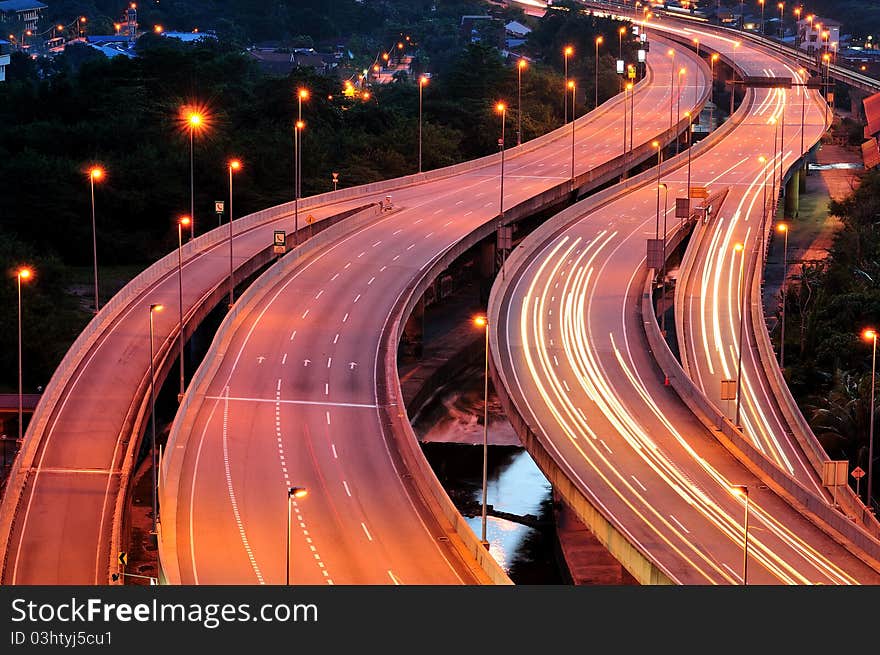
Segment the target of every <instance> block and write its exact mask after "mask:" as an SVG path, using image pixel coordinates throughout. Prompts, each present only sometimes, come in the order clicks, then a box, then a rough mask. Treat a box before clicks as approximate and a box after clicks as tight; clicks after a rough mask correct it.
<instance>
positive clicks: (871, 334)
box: [862, 329, 877, 510]
mask: <svg viewBox="0 0 880 655" xmlns="http://www.w3.org/2000/svg"><path fill="white" fill-rule="evenodd" d="M862 336H863V337H864V338H865V339H866V340H868V339H870V340H871V344H872V351H873V352H872V355H871V419H870V421H871V422H870V423H869V424H868V490H867V492H866V493H867V495H866V497H865V498H866V500H867V503H866V505H867V506H868V509H869V510H870V509H871V508H872V507H873V506H874V505H873V502H872V498H871V492H872V491H873V490H874V488H873V487H872V484H873V478H874V386H875V382H876V381H877V330H872V329H868V330H865V331H864V332H862Z"/></svg>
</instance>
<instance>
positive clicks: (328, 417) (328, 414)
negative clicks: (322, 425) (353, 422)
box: [327, 410, 330, 425]
mask: <svg viewBox="0 0 880 655" xmlns="http://www.w3.org/2000/svg"><path fill="white" fill-rule="evenodd" d="M327 425H330V411H329V410H328V411H327Z"/></svg>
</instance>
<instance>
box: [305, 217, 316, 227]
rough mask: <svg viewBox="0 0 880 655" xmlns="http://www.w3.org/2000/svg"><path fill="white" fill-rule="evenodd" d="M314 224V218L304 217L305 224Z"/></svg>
mask: <svg viewBox="0 0 880 655" xmlns="http://www.w3.org/2000/svg"><path fill="white" fill-rule="evenodd" d="M314 222H315V217H314V216H312V215H311V214H309V215H308V216H306V223H308V224H309V225H311V224H312V223H314Z"/></svg>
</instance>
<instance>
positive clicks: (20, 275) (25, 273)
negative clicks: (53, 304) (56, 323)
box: [15, 268, 34, 445]
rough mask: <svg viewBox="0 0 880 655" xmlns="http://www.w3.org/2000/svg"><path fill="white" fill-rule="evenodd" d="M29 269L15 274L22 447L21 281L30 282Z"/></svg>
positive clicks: (19, 270)
mask: <svg viewBox="0 0 880 655" xmlns="http://www.w3.org/2000/svg"><path fill="white" fill-rule="evenodd" d="M33 274H34V273H33V271H32V270H31V269H29V268H20V269H18V271H17V272H16V274H15V278H16V282H17V285H18V443H19V445H21V443H22V439H23V437H24V403H23V402H22V401H23V397H24V387H23V386H22V368H23V366H22V356H21V352H22V350H21V281H22V280H29V279H30V278H31V276H32V275H33Z"/></svg>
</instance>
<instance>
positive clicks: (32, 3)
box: [0, 0, 48, 12]
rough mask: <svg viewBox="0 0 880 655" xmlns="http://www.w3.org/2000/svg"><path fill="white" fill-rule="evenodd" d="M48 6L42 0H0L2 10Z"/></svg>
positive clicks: (43, 7)
mask: <svg viewBox="0 0 880 655" xmlns="http://www.w3.org/2000/svg"><path fill="white" fill-rule="evenodd" d="M47 6H48V5H44V4H43V3H42V2H37V0H2V2H0V12H6V11H27V10H28V9H45V8H46V7H47Z"/></svg>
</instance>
